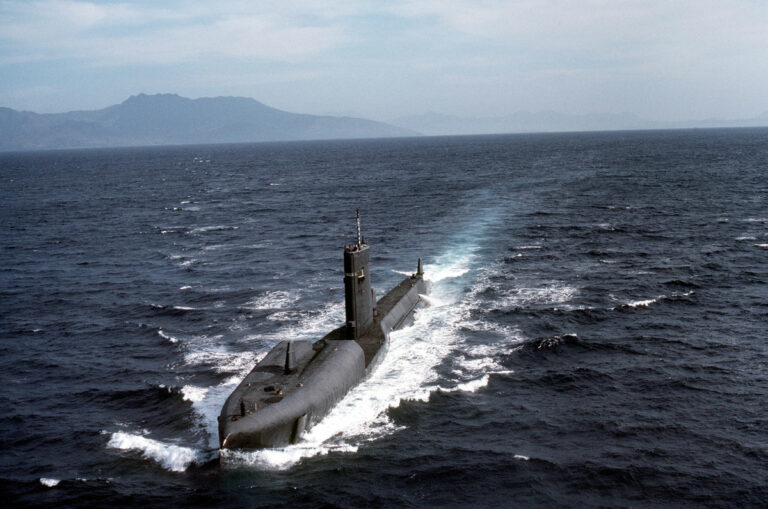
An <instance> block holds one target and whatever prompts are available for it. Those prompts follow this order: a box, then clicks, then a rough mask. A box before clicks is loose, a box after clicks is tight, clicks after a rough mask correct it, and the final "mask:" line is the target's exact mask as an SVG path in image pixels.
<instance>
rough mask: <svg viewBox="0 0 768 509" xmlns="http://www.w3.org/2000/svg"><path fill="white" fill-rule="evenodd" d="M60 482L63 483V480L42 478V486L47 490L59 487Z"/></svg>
mask: <svg viewBox="0 0 768 509" xmlns="http://www.w3.org/2000/svg"><path fill="white" fill-rule="evenodd" d="M60 482H61V479H52V478H50V477H41V478H40V484H42V485H43V486H45V487H46V488H53V487H54V486H58V485H59V483H60Z"/></svg>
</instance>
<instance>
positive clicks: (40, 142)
mask: <svg viewBox="0 0 768 509" xmlns="http://www.w3.org/2000/svg"><path fill="white" fill-rule="evenodd" d="M758 126H760V127H762V126H768V112H766V113H763V114H762V115H759V116H757V117H753V118H748V119H740V120H723V119H706V120H698V121H687V122H659V121H650V120H645V119H643V118H641V117H638V116H637V115H634V114H631V113H621V114H591V115H568V114H563V113H557V112H553V111H539V112H527V111H522V112H517V113H514V114H511V115H504V116H497V117H457V116H451V115H443V114H439V113H425V114H423V115H414V116H407V117H400V118H397V119H395V120H392V121H390V123H384V122H377V121H373V120H366V119H362V118H354V117H334V116H319V115H306V114H300V113H290V112H287V111H282V110H279V109H276V108H272V107H270V106H267V105H265V104H263V103H261V102H259V101H256V100H255V99H249V98H245V97H207V98H201V99H187V98H185V97H181V96H178V95H176V94H155V95H146V94H139V95H135V96H131V97H129V98H128V99H126V100H125V101H123V102H122V103H120V104H116V105H114V106H109V107H107V108H103V109H100V110H94V111H71V112H68V113H49V114H38V113H32V112H29V111H17V110H13V109H10V108H0V151H12V150H43V149H62V148H88V147H125V146H148V145H185V144H205V143H246V142H259V141H290V140H317V139H344V138H386V137H405V136H419V135H430V136H434V135H462V134H497V133H524V132H562V131H604V130H633V129H679V128H696V127H758Z"/></svg>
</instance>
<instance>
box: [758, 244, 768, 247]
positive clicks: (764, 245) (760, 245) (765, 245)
mask: <svg viewBox="0 0 768 509" xmlns="http://www.w3.org/2000/svg"><path fill="white" fill-rule="evenodd" d="M755 247H768V244H755Z"/></svg>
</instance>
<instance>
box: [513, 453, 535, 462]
mask: <svg viewBox="0 0 768 509" xmlns="http://www.w3.org/2000/svg"><path fill="white" fill-rule="evenodd" d="M514 458H515V459H516V460H523V461H528V460H530V459H531V458H530V457H529V456H523V455H522V454H515V456H514Z"/></svg>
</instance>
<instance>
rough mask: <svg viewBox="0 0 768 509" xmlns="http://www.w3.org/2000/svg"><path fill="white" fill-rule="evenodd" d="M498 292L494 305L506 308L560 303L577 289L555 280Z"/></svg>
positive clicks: (573, 295)
mask: <svg viewBox="0 0 768 509" xmlns="http://www.w3.org/2000/svg"><path fill="white" fill-rule="evenodd" d="M500 293H501V295H500V297H499V299H498V300H497V302H496V303H495V305H497V306H499V307H500V308H502V309H505V308H507V309H508V308H515V307H519V306H524V305H529V304H562V303H565V302H568V301H570V300H572V299H573V298H574V297H575V296H576V294H577V293H578V290H577V289H576V288H573V287H572V286H567V285H565V284H563V283H561V282H557V281H555V282H551V283H549V284H547V283H545V284H544V286H538V287H513V288H509V289H507V290H502V291H500Z"/></svg>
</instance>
